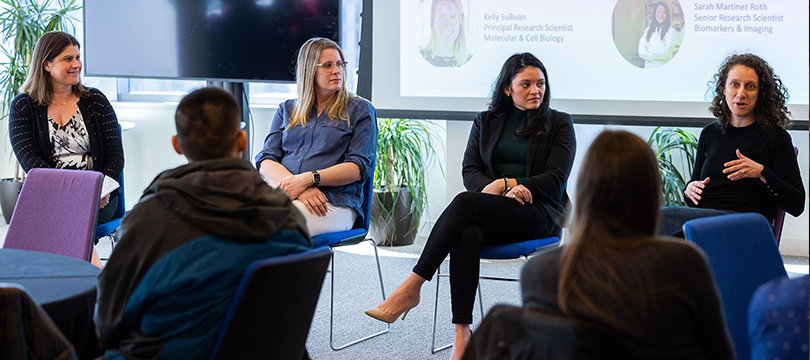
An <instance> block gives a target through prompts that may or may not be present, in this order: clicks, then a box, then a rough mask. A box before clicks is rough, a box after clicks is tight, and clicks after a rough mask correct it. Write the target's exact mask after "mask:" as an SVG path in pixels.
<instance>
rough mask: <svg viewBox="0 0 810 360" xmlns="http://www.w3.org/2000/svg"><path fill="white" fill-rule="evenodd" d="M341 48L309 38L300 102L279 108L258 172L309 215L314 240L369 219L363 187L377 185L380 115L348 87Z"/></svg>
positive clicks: (301, 61)
mask: <svg viewBox="0 0 810 360" xmlns="http://www.w3.org/2000/svg"><path fill="white" fill-rule="evenodd" d="M345 70H346V61H345V59H344V57H343V51H341V50H340V47H339V46H338V44H337V43H335V42H334V41H332V40H329V39H325V38H312V39H309V40H307V42H306V43H304V45H303V46H301V49H300V50H299V53H298V61H297V65H296V72H295V79H296V84H297V85H298V98H297V99H290V100H287V101H285V102H283V103H281V104H280V105H279V108H278V111H276V115H275V117H274V118H273V122H272V123H271V124H270V133H269V134H268V135H267V137H266V138H265V140H264V148H263V149H262V151H261V152H259V154H257V155H256V167H257V168H258V169H259V173H261V174H262V176H263V177H264V178H265V180H267V182H268V183H270V185H273V186H279V187H281V188H282V189H283V190H284V191H285V192H286V193H287V195H289V196H290V199H292V200H293V204H294V205H295V206H297V207H298V209H299V210H300V211H301V213H303V214H304V216H305V217H306V218H307V229H308V230H309V234H310V236H315V235H319V234H324V233H328V232H335V231H344V230H349V229H351V228H352V226H353V225H354V222H355V220H356V219H357V217H358V216H359V217H362V216H363V212H362V210H361V209H360V205H361V204H362V202H363V184H364V183H365V182H366V181H372V178H371V174H372V171H373V170H374V169H373V168H372V162H373V160H374V154H375V152H376V150H377V118H376V110H375V109H374V106H372V105H371V103H369V102H368V101H367V100H365V99H363V98H361V97H359V96H356V95H354V94H351V93H349V92H348V90H346V84H345V83H344V81H343V79H344V76H345Z"/></svg>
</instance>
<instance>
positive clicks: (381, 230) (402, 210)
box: [369, 188, 421, 246]
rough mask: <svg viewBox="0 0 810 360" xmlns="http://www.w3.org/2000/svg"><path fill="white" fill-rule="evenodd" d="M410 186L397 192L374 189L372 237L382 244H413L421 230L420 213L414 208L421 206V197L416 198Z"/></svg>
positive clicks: (370, 229) (378, 243)
mask: <svg viewBox="0 0 810 360" xmlns="http://www.w3.org/2000/svg"><path fill="white" fill-rule="evenodd" d="M416 201H417V203H416V204H414V199H413V196H412V195H411V192H410V191H408V188H400V190H399V191H398V192H396V193H394V192H391V191H387V192H386V191H374V197H373V198H372V199H371V226H370V228H369V232H370V233H371V236H372V238H373V239H374V240H375V241H376V242H377V245H381V246H404V245H411V244H413V241H414V239H416V234H417V233H418V232H419V220H420V219H419V218H420V216H418V215H419V214H414V212H413V209H415V208H419V207H420V206H421V199H416Z"/></svg>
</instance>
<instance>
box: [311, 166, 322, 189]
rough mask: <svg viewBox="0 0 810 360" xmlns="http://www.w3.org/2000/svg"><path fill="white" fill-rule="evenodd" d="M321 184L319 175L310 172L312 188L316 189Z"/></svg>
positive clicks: (314, 171)
mask: <svg viewBox="0 0 810 360" xmlns="http://www.w3.org/2000/svg"><path fill="white" fill-rule="evenodd" d="M320 184H321V174H319V173H318V170H312V186H315V187H318V185H320Z"/></svg>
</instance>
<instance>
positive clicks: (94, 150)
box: [8, 88, 124, 180]
mask: <svg viewBox="0 0 810 360" xmlns="http://www.w3.org/2000/svg"><path fill="white" fill-rule="evenodd" d="M78 105H79V111H81V113H82V118H84V123H85V126H86V127H87V134H88V136H89V137H90V154H91V155H92V157H93V169H92V170H95V171H100V172H102V173H103V174H104V175H107V176H109V177H111V178H112V179H115V180H118V177H119V176H120V175H121V171H123V169H124V147H123V145H122V144H121V127H120V126H119V125H118V119H117V118H116V117H115V110H113V108H112V105H111V104H110V102H109V101H108V100H107V98H106V97H105V96H104V94H102V93H101V91H99V90H98V89H94V88H90V96H88V97H86V98H81V99H79V102H78ZM8 133H9V138H10V139H11V147H12V148H13V149H14V154H16V155H17V160H18V161H19V162H20V165H22V167H23V169H25V171H26V172H27V171H29V170H31V169H33V168H53V167H55V166H56V163H55V162H54V159H53V143H51V136H50V131H49V127H48V106H47V105H45V106H41V105H37V104H36V103H34V100H33V99H32V98H31V97H30V96H28V94H20V95H17V97H16V98H14V101H12V102H11V110H10V111H9V122H8Z"/></svg>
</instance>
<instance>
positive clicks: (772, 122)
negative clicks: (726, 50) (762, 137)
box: [709, 54, 790, 131]
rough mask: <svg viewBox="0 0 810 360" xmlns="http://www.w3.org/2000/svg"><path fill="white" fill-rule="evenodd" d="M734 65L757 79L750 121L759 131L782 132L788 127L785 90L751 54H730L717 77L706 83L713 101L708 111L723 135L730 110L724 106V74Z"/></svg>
mask: <svg viewBox="0 0 810 360" xmlns="http://www.w3.org/2000/svg"><path fill="white" fill-rule="evenodd" d="M736 65H744V66H747V67H750V68H752V69H754V71H756V73H757V77H758V78H759V91H758V93H757V102H756V104H754V114H753V115H754V121H756V122H757V123H758V124H759V126H761V127H762V128H763V129H765V130H768V129H770V128H772V127H774V126H777V127H781V128H784V127H786V126H788V124H789V123H790V119H789V118H788V115H790V110H788V108H787V105H786V103H787V100H788V99H789V98H790V96H789V95H788V90H787V86H785V84H783V83H782V79H780V78H779V75H776V74H775V73H774V71H773V68H771V66H770V65H768V62H767V61H765V59H763V58H761V57H759V56H756V55H754V54H734V55H731V56H729V57H727V58H726V60H724V61H723V64H722V65H720V69H719V70H718V71H717V74H715V75H714V77H713V78H712V80H711V81H709V92H711V91H712V88H714V89H713V90H714V99H713V100H712V104H711V106H710V107H709V110H710V111H711V112H712V114H713V115H714V116H715V117H716V118H717V123H718V124H720V128H721V129H722V130H724V131H725V129H727V128H728V126H729V124H730V123H731V110H729V108H728V103H727V102H726V80H728V72H729V71H731V68H733V67H734V66H736Z"/></svg>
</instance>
